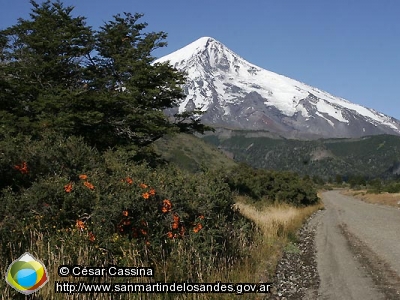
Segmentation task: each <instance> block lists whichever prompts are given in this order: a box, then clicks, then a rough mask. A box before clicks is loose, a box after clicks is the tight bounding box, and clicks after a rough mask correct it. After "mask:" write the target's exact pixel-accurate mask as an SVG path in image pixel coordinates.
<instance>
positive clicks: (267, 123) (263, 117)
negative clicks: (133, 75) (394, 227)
mask: <svg viewBox="0 0 400 300" xmlns="http://www.w3.org/2000/svg"><path fill="white" fill-rule="evenodd" d="M165 61H169V63H170V64H171V65H172V66H174V67H175V68H177V69H178V70H181V71H185V72H186V73H187V79H188V80H187V83H186V84H185V85H184V91H185V93H186V94H187V97H186V99H185V100H184V101H183V102H182V103H181V104H180V106H179V108H178V109H179V112H183V111H185V110H192V109H194V108H201V110H203V111H206V113H205V114H204V115H203V116H202V121H203V123H207V124H214V125H222V126H229V127H231V128H232V127H234V128H241V129H264V130H268V131H273V132H277V133H279V134H283V135H285V136H290V137H358V136H363V135H371V134H381V133H389V134H397V135H398V134H400V121H398V120H396V119H394V118H391V117H389V116H387V115H384V114H382V113H379V112H377V111H375V110H373V109H369V108H366V107H363V106H361V105H358V104H354V103H351V102H349V101H347V100H345V99H342V98H338V97H335V96H332V95H331V94H329V93H327V92H324V91H322V90H319V89H317V88H314V87H312V86H309V85H307V84H304V83H302V82H299V81H296V80H294V79H290V78H288V77H285V76H282V75H279V74H276V73H274V72H270V71H268V70H265V69H262V68H260V67H258V66H256V65H253V64H251V63H249V62H248V61H246V60H245V59H243V58H242V57H240V56H239V55H237V54H235V53H234V52H233V51H231V50H230V49H228V48H227V47H226V46H224V45H223V44H222V43H220V42H218V41H216V40H215V39H213V38H210V37H202V38H200V39H198V40H196V41H194V42H193V43H191V44H189V45H187V46H186V47H184V48H182V49H179V50H177V51H175V52H173V53H171V54H169V55H166V56H164V57H162V58H160V59H158V60H156V62H165Z"/></svg>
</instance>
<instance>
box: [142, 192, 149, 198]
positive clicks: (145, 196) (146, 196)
mask: <svg viewBox="0 0 400 300" xmlns="http://www.w3.org/2000/svg"><path fill="white" fill-rule="evenodd" d="M142 196H143V198H144V199H149V197H150V194H149V193H143V195H142Z"/></svg>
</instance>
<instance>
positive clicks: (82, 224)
mask: <svg viewBox="0 0 400 300" xmlns="http://www.w3.org/2000/svg"><path fill="white" fill-rule="evenodd" d="M75 226H76V227H78V229H80V230H83V229H84V228H85V223H83V221H82V220H76V224H75Z"/></svg>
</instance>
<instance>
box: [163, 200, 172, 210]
mask: <svg viewBox="0 0 400 300" xmlns="http://www.w3.org/2000/svg"><path fill="white" fill-rule="evenodd" d="M171 209H172V203H171V201H169V200H168V199H164V200H163V204H162V208H161V211H162V212H163V213H167V212H169V211H171Z"/></svg>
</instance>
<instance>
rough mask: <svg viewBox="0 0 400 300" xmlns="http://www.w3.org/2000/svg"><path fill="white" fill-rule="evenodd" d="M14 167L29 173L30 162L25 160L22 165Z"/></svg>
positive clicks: (23, 172)
mask: <svg viewBox="0 0 400 300" xmlns="http://www.w3.org/2000/svg"><path fill="white" fill-rule="evenodd" d="M14 169H16V170H18V171H20V172H21V173H22V174H28V173H29V171H28V164H27V163H26V162H25V161H24V162H22V164H20V165H15V166H14Z"/></svg>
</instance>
